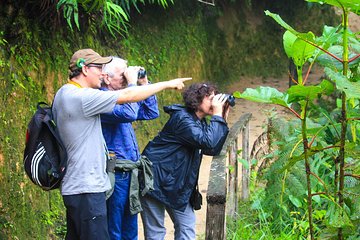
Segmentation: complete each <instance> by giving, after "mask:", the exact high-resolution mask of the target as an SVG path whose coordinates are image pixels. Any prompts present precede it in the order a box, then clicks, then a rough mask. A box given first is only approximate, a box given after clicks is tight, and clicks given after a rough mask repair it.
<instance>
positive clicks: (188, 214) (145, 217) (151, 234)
mask: <svg viewBox="0 0 360 240" xmlns="http://www.w3.org/2000/svg"><path fill="white" fill-rule="evenodd" d="M141 206H142V208H143V211H142V212H141V219H142V222H143V226H144V235H145V239H146V240H164V238H165V235H166V228H165V225H164V218H165V210H166V212H167V213H168V214H169V216H170V218H171V220H172V222H173V223H174V228H175V234H174V235H175V236H174V239H175V240H195V238H196V234H195V222H196V218H195V212H194V209H193V207H192V206H191V205H190V203H188V205H187V206H186V209H185V211H184V212H182V211H180V210H176V209H172V208H169V207H166V206H165V205H164V204H162V203H161V202H159V201H157V200H155V199H153V198H151V197H148V196H145V197H143V198H141Z"/></svg>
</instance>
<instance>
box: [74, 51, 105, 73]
mask: <svg viewBox="0 0 360 240" xmlns="http://www.w3.org/2000/svg"><path fill="white" fill-rule="evenodd" d="M111 60H112V57H102V56H100V54H98V53H97V52H95V51H94V50H92V49H90V48H87V49H80V50H78V51H76V52H75V53H74V55H72V57H71V59H70V64H69V69H70V70H71V71H73V70H75V69H77V68H81V65H88V64H90V63H93V64H106V63H109V62H111ZM79 64H80V66H79Z"/></svg>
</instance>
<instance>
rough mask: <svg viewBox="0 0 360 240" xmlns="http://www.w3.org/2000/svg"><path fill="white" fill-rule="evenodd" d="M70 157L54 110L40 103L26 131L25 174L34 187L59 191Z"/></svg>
mask: <svg viewBox="0 0 360 240" xmlns="http://www.w3.org/2000/svg"><path fill="white" fill-rule="evenodd" d="M66 164H67V153H66V150H65V147H64V144H63V143H62V141H61V139H60V136H59V134H58V132H57V130H56V124H55V122H54V120H53V115H52V111H51V106H49V105H48V104H46V103H44V102H39V103H38V105H37V110H36V112H35V114H34V115H33V117H32V118H31V120H30V123H29V125H28V128H27V131H26V142H25V151H24V167H25V172H26V174H27V175H28V177H29V178H30V179H31V181H32V182H33V183H35V184H36V185H38V186H40V187H41V188H42V189H43V190H45V191H49V190H52V189H56V188H59V187H60V183H61V180H62V179H63V177H64V175H65V171H66Z"/></svg>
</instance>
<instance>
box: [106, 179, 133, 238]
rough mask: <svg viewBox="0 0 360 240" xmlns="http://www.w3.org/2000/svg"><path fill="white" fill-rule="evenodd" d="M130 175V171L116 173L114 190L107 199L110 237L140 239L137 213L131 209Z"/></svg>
mask: <svg viewBox="0 0 360 240" xmlns="http://www.w3.org/2000/svg"><path fill="white" fill-rule="evenodd" d="M130 176H131V174H130V173H129V172H116V173H115V187H114V192H113V194H112V195H111V197H110V198H109V199H108V200H107V209H108V214H107V215H108V226H109V235H110V239H116V240H136V239H138V222H137V214H135V215H131V214H130V210H129V188H130V179H131V177H130Z"/></svg>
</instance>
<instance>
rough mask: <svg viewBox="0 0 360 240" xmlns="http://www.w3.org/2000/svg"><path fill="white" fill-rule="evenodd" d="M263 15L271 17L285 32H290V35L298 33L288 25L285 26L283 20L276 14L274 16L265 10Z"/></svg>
mask: <svg viewBox="0 0 360 240" xmlns="http://www.w3.org/2000/svg"><path fill="white" fill-rule="evenodd" d="M265 14H266V15H267V16H270V17H272V18H273V19H274V20H275V21H276V22H277V23H278V24H280V26H282V27H283V28H285V29H286V30H288V31H290V32H291V33H292V34H294V35H297V34H299V32H297V31H296V30H295V29H293V28H292V27H291V26H290V25H289V24H287V23H286V22H285V21H284V20H282V18H281V17H280V16H279V15H278V14H274V13H272V12H270V11H269V10H266V11H265Z"/></svg>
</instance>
